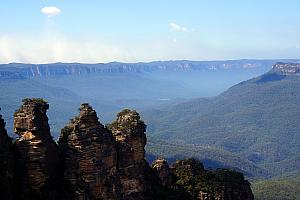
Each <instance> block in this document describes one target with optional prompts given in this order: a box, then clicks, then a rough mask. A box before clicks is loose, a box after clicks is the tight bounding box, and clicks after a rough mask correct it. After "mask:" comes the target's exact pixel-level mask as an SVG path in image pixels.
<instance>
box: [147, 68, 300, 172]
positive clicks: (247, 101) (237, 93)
mask: <svg viewBox="0 0 300 200" xmlns="http://www.w3.org/2000/svg"><path fill="white" fill-rule="evenodd" d="M298 75H299V64H297V63H296V64H292V63H285V64H284V63H278V64H276V65H274V66H273V68H272V69H271V70H270V71H269V72H268V73H265V74H263V75H261V76H259V77H256V78H253V79H250V80H248V81H244V82H241V83H239V84H237V85H235V86H233V87H231V88H230V89H228V90H227V91H225V92H223V93H222V94H220V95H218V96H217V97H214V98H210V99H203V98H202V99H194V100H190V101H187V102H184V103H180V104H177V105H175V106H173V107H171V108H167V109H153V110H149V111H147V112H144V118H145V119H146V122H147V123H148V124H149V129H148V130H149V132H148V134H150V135H151V137H154V138H157V139H161V140H166V141H168V143H173V144H174V145H175V146H176V145H177V144H178V145H181V146H182V145H185V144H188V145H199V146H202V145H206V146H207V151H208V150H210V149H211V150H213V149H214V148H220V149H223V150H224V151H226V152H231V153H233V154H235V155H238V156H240V157H242V158H245V159H246V160H248V161H250V162H252V163H253V164H255V165H257V166H258V167H260V168H261V169H263V170H267V171H268V173H269V174H270V175H271V176H280V175H284V174H286V173H294V172H297V170H299V168H300V162H299V160H300V159H299V155H300V145H299V139H300V135H299V133H300V129H299V128H300V127H299V124H300V109H299V106H298V105H299V102H300V90H299V88H300V77H299V76H298ZM174 149H175V150H176V147H174ZM155 151H156V152H157V151H158V150H157V149H156V150H155ZM150 152H151V150H150ZM198 154H199V157H201V156H202V155H201V151H199V152H198ZM206 154H207V153H206ZM170 156H172V155H170ZM173 156H180V154H178V152H176V151H175V152H173ZM216 159H217V160H220V158H217V157H216ZM239 167H241V168H242V169H245V168H244V167H243V166H239Z"/></svg>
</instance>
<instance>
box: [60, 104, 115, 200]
mask: <svg viewBox="0 0 300 200" xmlns="http://www.w3.org/2000/svg"><path fill="white" fill-rule="evenodd" d="M79 110H80V113H79V115H78V116H77V117H75V118H74V119H72V120H71V122H70V123H69V124H68V125H67V126H66V127H65V128H63V129H62V132H61V136H60V138H59V142H58V143H59V147H60V149H61V151H62V152H63V155H64V160H65V163H64V179H65V181H66V182H68V183H70V184H71V188H72V193H73V198H74V199H120V197H119V195H120V191H119V190H120V186H119V176H118V172H117V151H116V147H115V143H114V140H113V137H112V134H111V133H110V132H109V131H108V130H107V129H106V128H104V126H103V125H102V124H100V122H99V121H98V117H97V115H96V112H95V110H93V109H92V107H91V106H89V105H88V104H82V105H81V107H80V109H79Z"/></svg>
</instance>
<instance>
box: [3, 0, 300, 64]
mask: <svg viewBox="0 0 300 200" xmlns="http://www.w3.org/2000/svg"><path fill="white" fill-rule="evenodd" d="M299 10H300V1H297V0H285V1H282V0H264V1H262V0H244V1H242V0H181V1H179V0H177V1H176V0H151V1H150V0H148V1H146V0H127V1H125V0H122V1H121V0H119V1H116V0H109V1H108V0H106V1H104V0H103V1H102V0H98V1H96V0H85V1H83V0H72V1H71V0H59V1H58V0H57V1H54V0H53V1H51V0H26V1H19V0H6V1H5V0H3V1H1V4H0V27H1V29H0V63H8V62H27V63H48V62H59V61H62V62H93V63H95V62H110V61H124V62H138V61H151V60H174V59H192V60H220V59H241V58H260V59H265V58H268V59H273V58H299V55H300V12H299Z"/></svg>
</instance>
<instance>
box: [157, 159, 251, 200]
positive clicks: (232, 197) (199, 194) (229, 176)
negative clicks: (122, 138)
mask: <svg viewBox="0 0 300 200" xmlns="http://www.w3.org/2000/svg"><path fill="white" fill-rule="evenodd" d="M156 163H162V161H161V160H157V161H155V162H154V164H153V165H152V166H153V167H154V169H156V170H157V171H158V172H159V170H158V169H159V168H158V167H156V166H157V164H156ZM165 164H166V162H165ZM165 164H164V165H165ZM164 168H167V166H165V167H164ZM171 170H172V173H173V174H174V176H175V179H176V180H175V181H173V183H172V184H169V185H168V187H169V188H173V192H172V193H178V195H179V194H182V189H184V190H185V191H186V192H187V193H188V195H187V196H186V197H185V199H190V200H196V199H197V200H253V199H254V197H253V194H252V191H251V189H250V184H249V182H248V181H246V180H245V179H244V176H243V175H242V174H241V173H238V172H235V171H232V170H226V169H217V170H205V169H204V167H203V165H202V163H200V162H199V161H197V160H195V159H187V160H179V161H177V162H176V163H175V164H174V165H173V166H172V167H171ZM172 199H174V198H172ZM175 199H176V197H175Z"/></svg>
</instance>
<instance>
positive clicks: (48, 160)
mask: <svg viewBox="0 0 300 200" xmlns="http://www.w3.org/2000/svg"><path fill="white" fill-rule="evenodd" d="M48 108H49V105H48V103H47V102H45V101H44V100H42V99H24V100H23V105H22V106H21V108H20V109H19V110H17V111H16V112H15V114H14V119H15V121H14V131H15V133H16V134H17V135H18V136H19V138H18V139H17V140H16V141H15V144H14V146H15V151H16V155H15V156H16V167H17V169H16V177H17V179H18V181H17V184H16V185H17V186H16V187H17V191H18V193H17V195H19V196H18V199H32V198H37V199H40V198H41V199H48V198H56V199H57V198H58V196H57V195H58V194H57V192H56V187H58V183H59V182H60V180H59V179H60V177H61V174H60V172H61V169H60V167H61V160H60V156H59V150H58V148H57V145H56V143H55V142H54V141H53V139H52V136H51V134H50V128H49V124H48V117H47V115H46V112H47V110H48Z"/></svg>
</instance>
